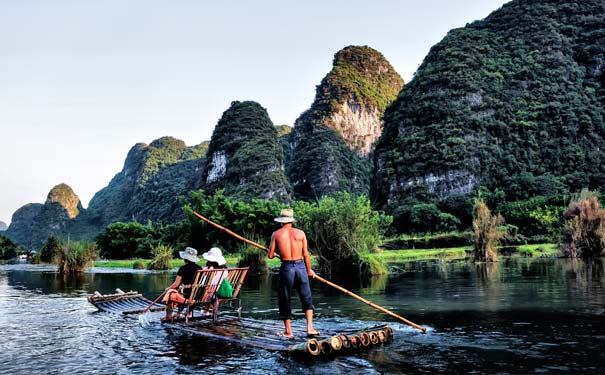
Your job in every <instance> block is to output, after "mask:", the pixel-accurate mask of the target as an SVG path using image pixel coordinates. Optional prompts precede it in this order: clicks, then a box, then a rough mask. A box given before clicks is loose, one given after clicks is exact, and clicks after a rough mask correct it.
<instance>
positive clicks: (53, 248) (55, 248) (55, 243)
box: [39, 236, 61, 263]
mask: <svg viewBox="0 0 605 375" xmlns="http://www.w3.org/2000/svg"><path fill="white" fill-rule="evenodd" d="M60 247H61V243H60V242H59V240H58V239H57V237H55V236H50V237H48V240H46V243H45V244H44V246H43V247H42V249H41V250H40V253H39V254H40V261H41V262H43V263H51V262H52V261H53V258H54V257H55V256H56V255H57V254H58V253H59V251H60Z"/></svg>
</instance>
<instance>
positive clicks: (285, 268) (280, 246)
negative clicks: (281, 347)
mask: <svg viewBox="0 0 605 375" xmlns="http://www.w3.org/2000/svg"><path fill="white" fill-rule="evenodd" d="M274 220H275V221H276V222H278V223H281V225H282V227H281V229H278V230H277V231H275V232H273V235H272V236H271V245H270V246H269V255H268V256H269V259H272V258H273V257H274V256H275V253H276V252H278V253H279V256H280V259H281V266H280V268H279V285H278V287H277V288H278V299H279V316H280V318H281V319H283V321H284V326H285V332H283V333H280V336H284V337H287V338H293V337H294V335H293V333H292V326H291V322H290V320H291V319H292V309H291V307H290V300H291V296H292V289H293V288H295V289H296V291H297V292H298V296H299V297H300V302H301V304H302V310H303V311H304V312H305V318H306V319H307V336H310V337H312V336H317V335H319V332H317V331H316V330H315V328H313V310H315V307H314V306H313V300H312V298H311V288H310V285H309V276H311V277H315V272H313V270H312V269H311V258H310V256H309V251H308V249H307V236H306V235H305V232H303V231H302V230H300V229H296V228H294V227H293V226H292V223H293V222H295V221H296V220H295V219H294V211H293V210H292V209H289V208H286V209H283V210H281V214H280V216H279V217H276V218H275V219H274Z"/></svg>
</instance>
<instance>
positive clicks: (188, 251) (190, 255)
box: [179, 247, 200, 263]
mask: <svg viewBox="0 0 605 375" xmlns="http://www.w3.org/2000/svg"><path fill="white" fill-rule="evenodd" d="M179 255H180V256H181V259H187V260H189V261H191V262H193V263H197V262H199V261H200V258H198V257H197V250H196V249H194V248H193V247H187V248H185V251H179Z"/></svg>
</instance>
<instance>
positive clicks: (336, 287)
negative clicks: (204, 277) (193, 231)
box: [193, 211, 426, 333]
mask: <svg viewBox="0 0 605 375" xmlns="http://www.w3.org/2000/svg"><path fill="white" fill-rule="evenodd" d="M193 215H195V216H196V217H197V218H199V219H201V220H203V221H205V222H206V223H208V224H210V225H212V226H214V227H216V228H218V229H220V230H223V231H225V232H227V233H228V234H230V235H232V236H234V237H235V238H237V239H239V240H241V241H244V242H245V243H247V244H249V245H252V246H255V247H257V248H259V249H261V250H264V251H267V252H269V249H267V248H266V247H265V246H262V245H260V244H258V243H256V242H254V241H251V240H249V239H247V238H244V237H242V236H240V235H238V234H237V233H234V232H232V231H230V230H229V229H227V228H225V227H223V226H221V225H219V224H217V223H215V222H213V221H212V220H210V219H207V218H205V217H204V216H202V215H200V214H198V213H197V212H195V211H193ZM314 278H315V279H317V280H319V281H321V282H322V283H324V284H327V285H329V286H331V287H332V288H335V289H338V290H340V291H341V292H343V293H345V294H347V295H348V296H351V297H353V298H355V299H356V300H358V301H361V302H363V303H365V304H367V305H368V306H370V307H372V308H374V309H376V310H379V311H382V312H383V313H385V314H388V315H390V316H392V317H394V318H397V319H399V320H401V321H402V322H404V323H405V324H407V325H410V326H412V327H414V328H416V329H419V330H421V331H422V332H425V333H426V328H424V327H421V326H419V325H418V324H416V323H413V322H411V321H409V320H407V319H405V318H404V317H402V316H400V315H397V314H395V313H394V312H392V311H390V310H387V309H385V308H384V307H382V306H379V305H377V304H375V303H373V302H371V301H368V300H367V299H365V298H363V297H360V296H358V295H357V294H355V293H353V292H351V291H349V290H347V289H345V288H343V287H341V286H339V285H336V284H334V283H333V282H331V281H328V280H326V279H324V278H323V277H321V276H318V275H315V276H314Z"/></svg>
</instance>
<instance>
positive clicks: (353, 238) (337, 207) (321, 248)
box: [293, 193, 392, 275]
mask: <svg viewBox="0 0 605 375" xmlns="http://www.w3.org/2000/svg"><path fill="white" fill-rule="evenodd" d="M293 206H294V213H295V216H296V217H297V225H299V226H300V227H301V228H302V229H303V230H304V231H305V232H306V234H307V238H308V241H309V248H310V249H312V250H313V251H314V252H315V253H316V254H317V255H318V263H319V269H320V271H321V272H323V273H325V274H327V275H329V274H331V273H336V272H337V271H340V272H351V270H352V269H358V271H361V266H362V263H363V257H362V256H363V255H366V254H370V253H374V252H376V251H377V249H378V244H379V243H380V241H381V239H382V235H383V233H384V229H385V228H386V227H387V226H388V225H389V224H390V223H391V220H392V218H391V217H390V216H386V215H383V214H381V213H379V212H377V211H373V210H372V209H371V207H370V201H369V199H368V198H367V197H365V196H358V197H354V196H352V195H351V194H349V193H339V194H337V195H336V196H334V197H324V198H322V199H320V201H319V202H318V203H317V204H313V203H307V202H296V203H295V204H294V205H293Z"/></svg>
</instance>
